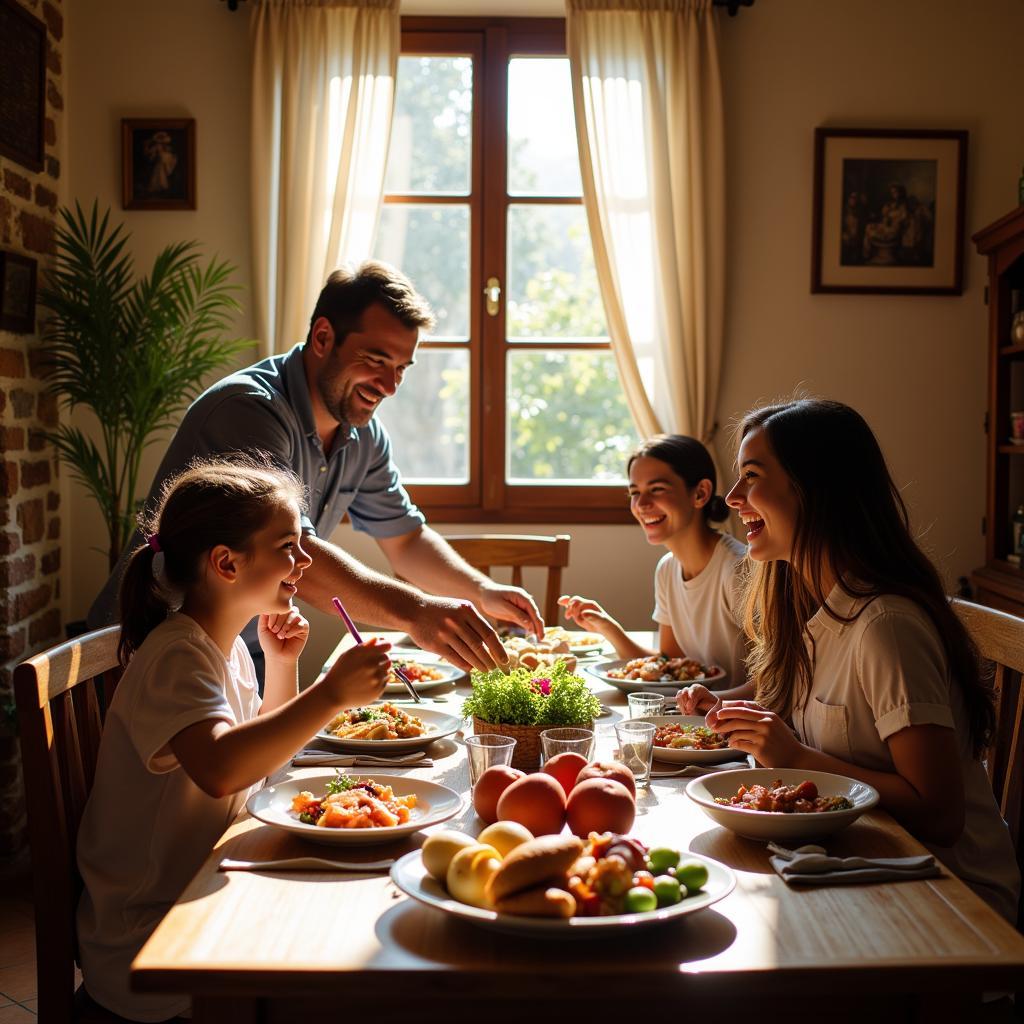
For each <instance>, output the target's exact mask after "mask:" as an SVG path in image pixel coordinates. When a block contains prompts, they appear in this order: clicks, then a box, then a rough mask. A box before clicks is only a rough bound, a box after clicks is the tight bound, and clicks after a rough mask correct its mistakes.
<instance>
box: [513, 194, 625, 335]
mask: <svg viewBox="0 0 1024 1024" xmlns="http://www.w3.org/2000/svg"><path fill="white" fill-rule="evenodd" d="M507 310H508V314H507V316H508V318H507V321H506V334H507V336H508V337H509V338H520V339H522V338H539V339H540V338H561V339H569V338H577V339H592V338H600V339H603V340H607V337H608V328H607V326H606V325H605V319H604V307H603V306H602V305H601V295H600V292H599V290H598V286H597V271H596V270H595V268H594V252H593V250H592V249H591V247H590V230H589V229H588V228H587V218H586V214H585V213H584V211H583V207H582V206H551V205H547V204H545V205H543V206H539V205H538V206H533V205H530V206H527V205H523V204H519V205H510V206H509V208H508V304H507Z"/></svg>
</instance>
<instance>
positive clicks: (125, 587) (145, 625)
mask: <svg viewBox="0 0 1024 1024" xmlns="http://www.w3.org/2000/svg"><path fill="white" fill-rule="evenodd" d="M155 557H156V550H155V549H154V548H153V547H152V546H151V545H149V544H142V545H140V546H139V547H138V548H136V549H135V551H134V552H133V553H132V557H131V558H130V559H129V561H128V566H127V568H126V569H125V573H124V576H123V577H122V578H121V598H120V600H121V640H120V642H119V643H118V645H117V657H118V660H119V661H120V662H121V664H122V665H127V664H128V659H129V658H130V657H131V656H132V655H133V654H134V653H135V652H136V651H137V650H138V649H139V647H140V646H141V644H142V641H143V640H145V639H146V637H147V635H148V634H149V632H150V630H152V629H154V628H155V627H156V626H159V625H160V623H161V622H163V621H164V619H166V618H167V614H168V612H170V610H171V609H170V605H169V604H168V600H167V593H166V591H165V589H164V588H163V587H162V586H161V585H160V582H159V581H158V580H157V578H156V575H155V573H154V572H153V559H154V558H155Z"/></svg>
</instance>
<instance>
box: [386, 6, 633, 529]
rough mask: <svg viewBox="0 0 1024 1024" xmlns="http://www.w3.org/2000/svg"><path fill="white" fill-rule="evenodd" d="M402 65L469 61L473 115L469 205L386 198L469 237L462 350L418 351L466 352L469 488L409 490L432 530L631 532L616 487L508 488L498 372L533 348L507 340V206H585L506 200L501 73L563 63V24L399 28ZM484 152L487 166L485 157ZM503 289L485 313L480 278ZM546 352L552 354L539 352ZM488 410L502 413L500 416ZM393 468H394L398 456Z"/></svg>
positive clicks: (524, 21)
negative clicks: (466, 220) (485, 527)
mask: <svg viewBox="0 0 1024 1024" xmlns="http://www.w3.org/2000/svg"><path fill="white" fill-rule="evenodd" d="M401 52H402V55H403V56H413V55H421V56H442V55H444V56H448V55H450V56H457V55H465V56H469V57H471V58H472V59H473V115H472V132H473V139H472V151H471V174H470V195H469V196H468V197H466V196H430V195H425V196H407V195H400V194H388V195H386V196H385V198H384V202H385V203H386V204H390V203H417V204H431V205H442V204H455V205H466V204H467V199H468V205H469V211H470V213H469V216H470V232H469V245H470V252H469V261H470V268H469V289H470V292H469V334H470V338H469V342H468V346H467V344H466V343H464V342H444V341H441V342H433V341H429V340H428V341H426V342H424V343H423V345H422V346H421V347H423V348H425V349H428V350H429V349H457V350H466V349H467V347H468V351H469V359H470V409H469V438H470V440H469V469H470V482H469V483H468V484H455V485H452V484H407V485H406V487H407V489H408V491H409V493H410V495H411V496H412V499H413V500H414V501H415V502H416V504H417V505H419V506H420V508H422V509H423V511H424V512H425V513H426V514H427V516H428V518H429V519H430V521H431V522H435V523H443V522H449V523H549V522H550V523H629V522H632V521H633V519H632V515H631V514H630V511H629V502H628V499H627V497H626V489H625V486H624V485H623V484H616V485H589V486H574V485H547V484H511V483H508V482H506V479H505V465H506V453H505V400H506V389H505V385H506V377H505V367H506V360H507V354H508V353H509V352H510V351H516V350H527V351H537V349H538V348H539V347H541V346H538V345H537V344H536V343H535V342H523V341H519V342H516V341H513V342H508V341H506V340H505V337H504V333H505V320H506V317H505V303H506V301H507V295H508V287H507V281H508V268H507V266H506V223H507V211H508V207H509V205H513V204H514V205H543V204H559V205H573V204H575V203H579V204H582V198H576V197H572V196H558V197H555V196H552V197H546V196H538V197H533V196H509V195H508V192H507V182H506V165H507V124H508V107H507V99H508V97H507V80H508V76H507V66H508V60H509V59H511V58H512V57H514V56H517V55H519V54H522V55H524V56H527V55H529V56H564V55H565V21H564V20H563V19H561V18H426V17H405V18H402V51H401ZM485 149H486V152H487V153H488V162H487V163H486V164H485V163H484V159H483V153H484V151H485ZM491 276H496V277H498V278H499V280H500V281H501V282H502V309H501V312H500V313H499V315H497V316H488V315H486V313H485V310H484V302H483V293H484V281H485V280H486V278H488V277H491ZM543 347H544V348H545V349H547V348H549V347H550V346H543ZM587 348H590V349H601V350H602V351H607V350H609V346H607V345H604V344H599V343H597V344H595V343H593V342H591V343H587V342H575V343H573V344H572V345H565V346H564V349H565V350H567V351H578V350H584V349H587ZM492 410H500V415H497V414H495V413H494V412H493V411H492ZM398 454H399V464H401V453H398Z"/></svg>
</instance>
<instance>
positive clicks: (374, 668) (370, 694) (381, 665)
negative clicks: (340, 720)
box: [318, 637, 391, 708]
mask: <svg viewBox="0 0 1024 1024" xmlns="http://www.w3.org/2000/svg"><path fill="white" fill-rule="evenodd" d="M390 650H391V644H389V643H386V642H385V641H384V640H381V639H380V637H373V638H372V639H370V640H367V641H366V642H365V643H361V644H357V645H356V646H355V647H351V648H349V650H347V651H345V653H344V654H340V655H339V656H338V658H337V660H336V661H335V662H334V664H333V665H332V666H331V667H330V669H329V671H328V672H327V674H326V675H325V676H324V677H323V679H321V680H320V682H319V684H318V685H319V686H325V687H327V689H328V692H329V693H330V694H331V697H332V699H333V702H334V704H335V705H336V706H337V707H340V708H358V707H362V706H363V705H364V704H372V703H373V702H374V701H375V700H377V699H378V698H379V697H380V695H381V694H382V693H383V692H384V687H385V685H386V684H387V681H388V672H389V671H390V669H391V659H390V658H389V657H388V651H390Z"/></svg>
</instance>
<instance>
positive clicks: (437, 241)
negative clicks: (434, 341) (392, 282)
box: [373, 203, 469, 339]
mask: <svg viewBox="0 0 1024 1024" xmlns="http://www.w3.org/2000/svg"><path fill="white" fill-rule="evenodd" d="M373 254H374V256H376V257H377V258H378V259H381V260H386V261H387V262H388V263H391V264H393V265H394V266H396V267H399V268H400V269H401V270H402V272H403V273H404V274H406V275H407V276H408V277H409V278H410V280H411V281H412V283H413V284H414V285H415V286H416V290H417V291H418V292H419V293H420V294H421V295H423V296H425V297H426V298H427V300H428V301H429V302H430V304H431V305H432V306H433V307H434V315H435V316H436V317H437V326H436V327H435V329H434V331H433V332H432V334H431V337H434V338H459V339H466V338H468V337H469V206H468V205H466V206H463V205H462V204H461V203H460V204H459V205H458V206H448V205H445V206H436V205H435V206H432V205H428V204H420V203H415V204H412V203H387V204H385V206H384V208H383V210H382V211H381V216H380V225H379V226H378V228H377V240H376V242H375V243H374V247H373Z"/></svg>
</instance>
